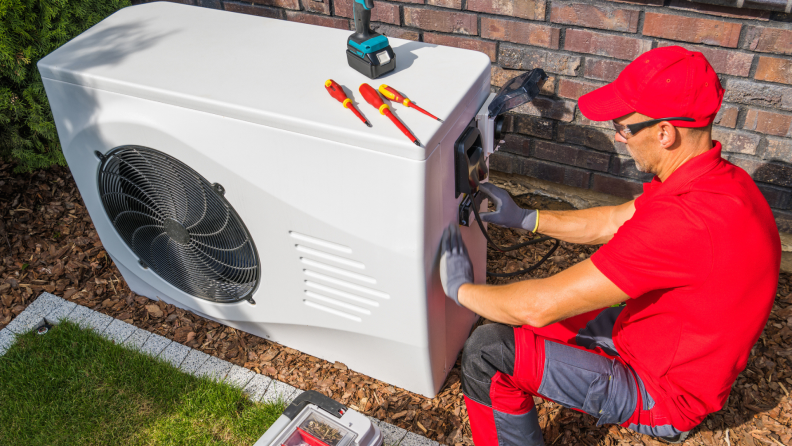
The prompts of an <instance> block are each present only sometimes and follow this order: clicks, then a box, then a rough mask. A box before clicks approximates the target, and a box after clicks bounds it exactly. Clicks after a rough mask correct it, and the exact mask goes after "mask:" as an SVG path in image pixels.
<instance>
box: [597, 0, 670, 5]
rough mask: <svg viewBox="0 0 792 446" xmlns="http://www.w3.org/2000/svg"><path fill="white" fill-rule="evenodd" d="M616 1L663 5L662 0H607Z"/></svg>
mask: <svg viewBox="0 0 792 446" xmlns="http://www.w3.org/2000/svg"><path fill="white" fill-rule="evenodd" d="M608 1H611V2H616V3H627V4H630V5H644V6H663V0H608Z"/></svg>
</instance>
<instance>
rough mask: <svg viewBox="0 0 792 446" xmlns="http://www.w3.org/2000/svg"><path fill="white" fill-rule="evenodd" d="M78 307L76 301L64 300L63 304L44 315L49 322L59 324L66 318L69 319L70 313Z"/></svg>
mask: <svg viewBox="0 0 792 446" xmlns="http://www.w3.org/2000/svg"><path fill="white" fill-rule="evenodd" d="M75 308H77V304H76V303H74V302H69V301H64V302H63V304H62V305H61V306H60V307H58V308H56V309H54V310H52V312H50V313H49V314H48V315H46V316H45V317H44V319H46V320H47V322H48V323H50V324H52V325H58V324H60V322H61V321H62V320H64V319H67V318H68V316H69V314H71V312H72V311H74V309H75Z"/></svg>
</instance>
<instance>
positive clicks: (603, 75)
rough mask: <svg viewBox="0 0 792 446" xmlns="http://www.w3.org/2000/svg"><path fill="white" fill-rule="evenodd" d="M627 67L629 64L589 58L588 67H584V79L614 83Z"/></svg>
mask: <svg viewBox="0 0 792 446" xmlns="http://www.w3.org/2000/svg"><path fill="white" fill-rule="evenodd" d="M627 65H628V64H627V62H618V61H615V60H606V59H595V58H592V57H587V58H586V66H585V67H583V77H587V78H589V79H596V80H600V81H606V82H613V81H614V80H616V78H617V77H619V74H620V73H621V72H622V70H624V67H626V66H627Z"/></svg>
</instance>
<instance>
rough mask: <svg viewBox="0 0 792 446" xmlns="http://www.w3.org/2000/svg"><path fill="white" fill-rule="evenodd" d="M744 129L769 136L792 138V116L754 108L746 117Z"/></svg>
mask: <svg viewBox="0 0 792 446" xmlns="http://www.w3.org/2000/svg"><path fill="white" fill-rule="evenodd" d="M743 128H744V129H745V130H753V131H755V132H760V133H767V134H768V135H775V136H792V116H790V115H782V114H780V113H773V112H769V111H764V110H758V109H755V108H752V109H749V110H748V114H747V115H746V116H745V123H744V124H743Z"/></svg>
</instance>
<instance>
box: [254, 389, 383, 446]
mask: <svg viewBox="0 0 792 446" xmlns="http://www.w3.org/2000/svg"><path fill="white" fill-rule="evenodd" d="M382 443H383V436H382V432H381V431H380V428H379V427H377V426H376V425H374V424H373V423H372V422H371V420H369V418H368V417H366V416H365V415H363V414H361V413H360V412H356V411H354V410H352V409H349V408H347V407H346V406H344V405H343V404H341V403H339V402H337V401H335V400H333V399H331V398H328V397H326V396H324V395H322V394H321V393H319V392H316V391H313V390H309V391H307V392H304V393H301V394H300V396H298V397H297V398H296V399H295V400H294V401H293V402H292V403H291V404H290V405H289V407H287V408H286V410H285V411H283V415H281V416H280V418H278V419H277V420H276V421H275V423H273V424H272V426H270V428H269V429H267V432H265V433H264V435H262V436H261V438H259V440H258V441H257V442H256V444H255V445H253V446H381V445H382Z"/></svg>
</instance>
